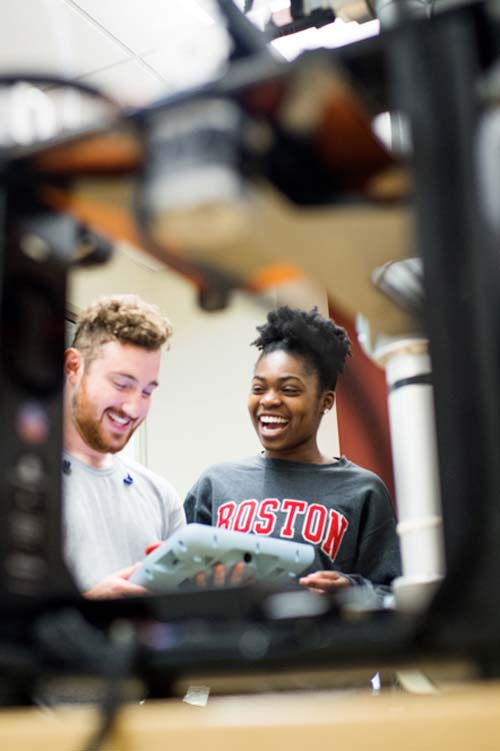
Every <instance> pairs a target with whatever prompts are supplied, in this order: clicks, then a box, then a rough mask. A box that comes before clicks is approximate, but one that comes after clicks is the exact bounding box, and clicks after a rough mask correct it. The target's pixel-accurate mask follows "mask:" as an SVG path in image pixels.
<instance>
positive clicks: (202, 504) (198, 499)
mask: <svg viewBox="0 0 500 751" xmlns="http://www.w3.org/2000/svg"><path fill="white" fill-rule="evenodd" d="M184 511H185V513H186V519H187V522H188V524H191V523H196V524H209V525H211V524H212V493H211V484H210V482H209V481H208V480H207V478H203V477H201V478H200V479H199V480H198V481H197V482H196V483H195V484H194V485H193V487H192V488H191V490H190V491H189V493H188V494H187V496H186V498H185V500H184Z"/></svg>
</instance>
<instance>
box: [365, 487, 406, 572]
mask: <svg viewBox="0 0 500 751" xmlns="http://www.w3.org/2000/svg"><path fill="white" fill-rule="evenodd" d="M363 516H364V518H363V520H362V526H361V529H360V538H359V547H358V558H357V565H356V573H357V574H360V575H361V576H363V577H365V578H366V579H369V580H370V581H371V582H372V583H373V584H375V585H378V584H391V582H392V580H393V579H395V578H396V577H397V576H400V575H401V556H400V551H399V540H398V535H397V532H396V515H395V513H394V509H393V506H392V502H391V498H390V496H389V492H388V490H387V488H386V487H385V485H384V484H383V482H382V481H381V480H379V478H377V481H376V482H375V483H374V486H373V488H372V490H371V491H370V492H369V494H368V496H367V498H366V501H365V508H364V514H363Z"/></svg>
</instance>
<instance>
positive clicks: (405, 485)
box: [373, 337, 445, 611]
mask: <svg viewBox="0 0 500 751" xmlns="http://www.w3.org/2000/svg"><path fill="white" fill-rule="evenodd" d="M373 356H374V359H375V360H376V361H377V362H378V363H379V364H380V365H382V366H383V367H384V368H385V372H386V380H387V385H388V388H389V399H388V403H389V423H390V430H391V445H392V455H393V464H394V479H395V485H396V497H397V502H398V512H399V524H398V527H397V531H398V535H399V540H400V547H401V557H402V567H403V574H402V576H401V577H399V578H398V579H396V580H395V582H394V583H393V587H394V593H395V598H396V605H397V606H398V608H400V609H403V610H412V611H417V610H420V609H422V608H423V607H425V605H426V604H427V602H428V601H429V599H430V597H431V595H432V593H433V592H434V590H435V589H436V587H437V585H438V584H439V581H440V580H441V579H442V577H443V576H444V571H445V564H444V554H443V531H442V518H441V496H440V487H439V471H438V461H437V446H436V431H435V424H434V406H433V396H432V385H431V383H430V375H431V362H430V357H429V353H428V345H427V340H426V339H423V338H420V337H413V338H401V339H396V340H393V341H391V342H390V343H389V344H385V345H383V346H382V347H380V348H378V349H377V350H376V351H375V352H374V355H373Z"/></svg>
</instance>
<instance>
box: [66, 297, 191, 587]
mask: <svg viewBox="0 0 500 751" xmlns="http://www.w3.org/2000/svg"><path fill="white" fill-rule="evenodd" d="M171 334H172V327H171V325H170V323H169V321H168V320H167V319H165V318H163V317H162V316H161V314H160V311H159V309H158V308H156V307H155V306H153V305H149V304H147V303H146V302H144V301H143V300H141V299H140V298H139V297H137V296H135V295H121V296H110V297H105V298H101V299H100V300H98V301H97V302H96V303H94V304H93V305H91V306H90V307H89V308H87V309H86V310H85V311H84V312H83V313H82V314H81V315H80V316H79V319H78V321H77V327H76V332H75V336H74V340H73V344H72V346H71V347H70V348H69V349H67V350H66V353H65V361H64V370H65V376H66V385H65V394H64V428H65V430H64V447H65V452H64V460H63V471H64V514H63V533H64V551H65V558H66V563H67V565H68V567H69V570H70V572H71V573H72V575H73V577H74V579H75V582H76V584H77V586H78V587H79V588H80V590H81V591H82V592H83V594H84V595H85V596H86V597H88V598H92V599H101V598H107V597H123V596H126V595H134V594H140V593H143V592H144V590H143V589H142V587H138V586H137V585H135V584H132V583H131V582H130V581H129V580H128V579H129V577H130V576H131V574H132V573H133V572H134V571H135V570H136V568H137V567H138V566H139V565H140V561H141V560H142V558H143V557H144V553H145V548H146V547H147V546H148V545H149V544H150V543H152V542H155V541H157V540H164V539H166V538H167V537H168V536H169V535H171V534H172V533H173V532H174V531H175V530H176V529H178V528H179V527H181V526H183V525H184V524H185V516H184V511H183V508H182V504H181V502H180V500H179V498H178V496H177V494H176V493H175V491H174V489H173V488H172V486H171V485H170V484H169V483H168V482H167V481H166V480H164V479H163V478H161V477H159V476H158V475H155V474H153V473H152V472H150V471H149V470H148V469H146V468H145V467H143V466H141V465H140V464H137V463H135V462H131V461H129V460H128V459H125V458H124V457H123V456H120V455H119V452H120V451H121V450H122V449H123V448H124V447H125V446H126V445H127V443H128V441H129V440H130V438H131V437H132V435H133V433H134V432H135V430H137V428H138V427H139V425H140V424H141V423H142V422H143V421H144V419H145V418H146V415H147V413H148V411H149V407H150V404H151V397H152V394H153V392H154V391H155V389H156V388H157V386H158V372H159V369H160V357H161V348H162V347H163V346H164V345H165V344H166V343H167V342H168V340H169V339H170V337H171Z"/></svg>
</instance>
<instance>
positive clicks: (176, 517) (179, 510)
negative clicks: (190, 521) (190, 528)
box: [162, 484, 186, 540]
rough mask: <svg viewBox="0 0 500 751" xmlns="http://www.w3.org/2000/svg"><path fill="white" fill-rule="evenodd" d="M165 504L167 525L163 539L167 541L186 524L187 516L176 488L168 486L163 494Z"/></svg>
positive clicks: (165, 525)
mask: <svg viewBox="0 0 500 751" xmlns="http://www.w3.org/2000/svg"><path fill="white" fill-rule="evenodd" d="M163 497H164V504H165V515H164V519H165V524H164V534H163V536H162V539H164V540H166V539H167V537H170V535H172V534H173V533H174V532H176V531H177V530H178V529H180V528H181V527H184V526H185V524H186V514H185V513H184V506H183V505H182V501H181V499H180V498H179V496H178V495H177V493H176V491H175V490H174V488H173V487H172V486H171V485H169V484H167V485H166V487H165V490H164V493H163Z"/></svg>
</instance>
